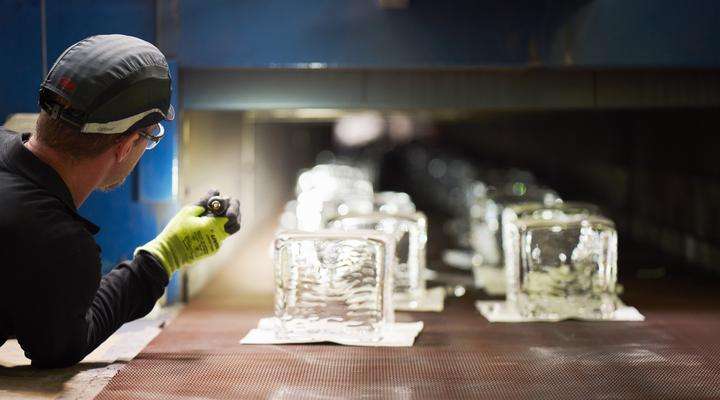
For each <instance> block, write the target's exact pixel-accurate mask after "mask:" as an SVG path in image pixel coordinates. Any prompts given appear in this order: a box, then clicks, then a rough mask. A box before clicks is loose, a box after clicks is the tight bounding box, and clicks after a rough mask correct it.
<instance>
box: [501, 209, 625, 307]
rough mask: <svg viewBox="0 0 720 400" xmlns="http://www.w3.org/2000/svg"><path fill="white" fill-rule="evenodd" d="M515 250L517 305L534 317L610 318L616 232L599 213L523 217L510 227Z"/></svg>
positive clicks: (509, 233)
mask: <svg viewBox="0 0 720 400" xmlns="http://www.w3.org/2000/svg"><path fill="white" fill-rule="evenodd" d="M508 236H509V240H511V241H512V243H513V245H512V247H513V249H514V250H515V251H517V252H518V271H517V274H516V282H514V283H513V284H512V285H511V288H510V289H511V290H513V291H516V305H517V307H518V309H519V311H520V313H521V314H522V315H524V316H527V317H533V318H572V317H578V318H609V317H611V316H612V313H613V312H614V311H615V308H616V283H617V233H616V231H615V227H614V225H613V223H612V222H611V221H609V220H607V219H605V218H602V217H597V216H590V217H587V216H574V217H563V218H558V219H537V218H523V219H520V220H518V221H516V222H514V223H513V224H512V225H511V228H510V229H508Z"/></svg>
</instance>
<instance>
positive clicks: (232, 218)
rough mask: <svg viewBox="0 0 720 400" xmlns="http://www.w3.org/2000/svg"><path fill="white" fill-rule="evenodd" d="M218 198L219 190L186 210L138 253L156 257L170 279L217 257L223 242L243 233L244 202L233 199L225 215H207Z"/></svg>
mask: <svg viewBox="0 0 720 400" xmlns="http://www.w3.org/2000/svg"><path fill="white" fill-rule="evenodd" d="M218 195H219V192H218V191H217V190H211V191H210V192H208V194H207V195H206V196H205V197H204V198H203V199H202V200H200V201H198V202H197V203H195V204H194V205H190V206H185V207H183V208H182V209H181V210H180V211H179V212H178V213H177V215H175V216H174V217H173V219H171V220H170V222H168V224H167V226H166V227H165V229H163V231H162V232H160V234H159V235H158V236H157V237H156V238H155V239H153V240H151V241H150V242H148V243H147V244H146V245H144V246H141V247H138V248H137V249H136V250H135V254H136V255H137V254H138V253H139V252H141V251H145V252H148V253H150V254H152V255H153V256H155V258H157V259H158V261H160V263H161V264H162V266H163V267H164V268H165V270H166V271H167V273H168V276H172V274H173V272H175V271H177V270H178V269H180V268H181V267H183V266H184V265H187V264H190V263H193V262H195V261H197V260H200V259H202V258H205V257H207V256H210V255H212V254H215V253H216V252H217V250H218V249H219V248H220V244H221V243H222V242H223V240H225V239H226V238H227V237H228V236H230V235H232V234H233V233H235V232H237V231H238V230H240V202H239V201H237V200H235V199H229V206H228V208H227V211H226V212H225V216H219V217H216V216H214V215H212V214H210V213H208V214H206V215H209V216H203V214H205V213H207V211H208V209H207V208H206V207H207V202H208V200H209V199H210V197H213V196H218Z"/></svg>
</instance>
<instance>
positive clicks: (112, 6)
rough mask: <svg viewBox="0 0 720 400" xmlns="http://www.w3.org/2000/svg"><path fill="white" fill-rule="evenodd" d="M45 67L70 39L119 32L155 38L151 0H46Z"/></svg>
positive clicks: (73, 41)
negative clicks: (46, 60)
mask: <svg viewBox="0 0 720 400" xmlns="http://www.w3.org/2000/svg"><path fill="white" fill-rule="evenodd" d="M46 8H47V30H48V64H49V65H48V68H50V66H52V64H53V63H54V62H55V60H56V59H57V58H58V57H59V56H60V54H62V52H63V51H64V50H65V49H66V48H67V47H68V46H70V45H72V44H73V43H76V42H78V41H80V40H82V39H84V38H86V37H88V36H92V35H100V34H108V33H122V34H125V35H132V36H137V37H139V38H141V39H144V40H147V41H149V42H155V1H154V0H123V1H96V0H47V5H46Z"/></svg>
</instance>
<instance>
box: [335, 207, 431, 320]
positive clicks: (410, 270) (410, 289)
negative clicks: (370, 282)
mask: <svg viewBox="0 0 720 400" xmlns="http://www.w3.org/2000/svg"><path fill="white" fill-rule="evenodd" d="M329 227H330V228H333V229H342V230H345V231H353V230H357V229H372V230H377V231H380V232H383V233H386V234H388V235H389V236H391V237H393V238H394V239H395V249H396V258H397V263H396V269H395V270H394V271H395V272H394V274H393V275H394V293H395V305H396V307H402V308H413V307H415V306H416V305H417V302H418V299H420V298H421V297H422V296H423V295H424V294H425V275H426V272H425V269H426V245H427V218H426V217H425V215H424V214H423V213H421V212H416V213H413V214H395V215H390V214H384V213H371V214H364V215H362V214H350V215H346V216H343V217H339V218H337V219H335V220H334V221H333V222H332V223H331V224H330V225H329Z"/></svg>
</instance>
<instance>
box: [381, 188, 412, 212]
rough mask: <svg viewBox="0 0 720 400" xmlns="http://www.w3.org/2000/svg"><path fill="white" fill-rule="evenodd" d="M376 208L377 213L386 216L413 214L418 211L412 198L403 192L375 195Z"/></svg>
mask: <svg viewBox="0 0 720 400" xmlns="http://www.w3.org/2000/svg"><path fill="white" fill-rule="evenodd" d="M374 206H375V211H377V212H381V213H385V214H412V213H414V212H415V211H416V209H415V204H414V203H413V202H412V200H411V199H410V196H409V195H408V194H407V193H403V192H379V193H375V200H374Z"/></svg>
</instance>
